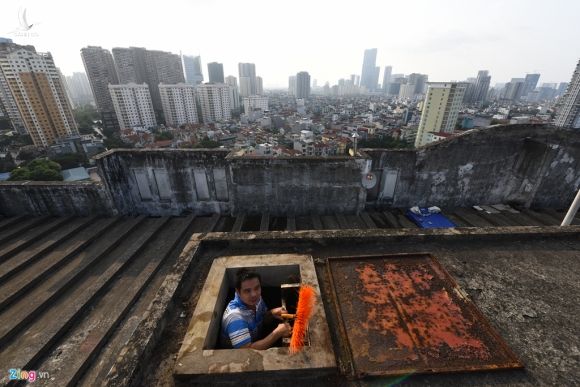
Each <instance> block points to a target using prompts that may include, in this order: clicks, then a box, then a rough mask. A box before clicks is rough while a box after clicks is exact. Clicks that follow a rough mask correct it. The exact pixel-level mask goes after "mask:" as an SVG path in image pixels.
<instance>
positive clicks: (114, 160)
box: [97, 150, 370, 215]
mask: <svg viewBox="0 0 580 387" xmlns="http://www.w3.org/2000/svg"><path fill="white" fill-rule="evenodd" d="M228 153H229V151H227V150H137V151H135V150H117V151H110V152H107V153H104V154H102V155H99V156H98V157H97V165H98V167H99V174H100V175H101V178H102V179H103V182H104V184H105V186H106V187H107V189H108V191H109V192H110V195H111V198H112V200H113V202H114V204H115V207H116V208H117V209H118V210H119V212H120V213H121V214H149V215H179V214H182V213H184V212H188V211H191V212H194V213H197V214H210V213H222V214H238V213H244V214H262V213H270V214H273V215H285V214H308V213H312V212H314V213H320V214H323V213H332V212H341V213H357V212H359V211H362V210H363V209H364V206H365V200H366V190H365V189H363V188H362V186H361V184H360V179H361V178H360V176H361V171H362V170H363V169H364V168H369V167H370V164H369V165H368V167H367V164H366V161H365V160H364V159H362V158H361V159H357V160H355V159H352V158H347V157H335V158H265V157H235V156H228Z"/></svg>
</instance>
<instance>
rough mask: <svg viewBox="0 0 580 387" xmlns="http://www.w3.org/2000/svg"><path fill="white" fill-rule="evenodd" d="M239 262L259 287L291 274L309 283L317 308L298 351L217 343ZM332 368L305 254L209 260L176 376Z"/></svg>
mask: <svg viewBox="0 0 580 387" xmlns="http://www.w3.org/2000/svg"><path fill="white" fill-rule="evenodd" d="M242 267H247V268H251V269H252V270H254V271H256V272H258V273H260V275H261V276H262V287H263V288H264V289H268V288H270V289H272V288H278V289H280V286H281V285H282V284H284V283H287V281H288V278H296V277H300V278H301V280H302V283H306V284H309V285H312V286H313V287H314V289H315V291H316V300H317V305H318V307H317V308H316V311H315V312H314V315H313V316H312V318H311V320H310V323H309V329H308V343H309V345H307V346H305V347H304V348H303V350H302V351H301V352H299V353H298V354H295V355H290V354H289V350H288V348H287V347H273V348H270V349H267V350H264V351H258V350H254V349H218V348H216V347H217V340H218V336H219V331H220V322H221V317H222V314H223V311H224V309H225V306H226V304H227V303H228V301H229V298H228V295H231V293H232V290H233V288H234V275H235V271H236V270H237V269H239V268H242ZM264 298H266V297H264ZM269 307H271V305H269ZM335 369H336V363H335V357H334V352H333V350H332V344H331V341H330V332H329V329H328V325H327V322H326V316H325V313H324V308H323V306H322V299H321V297H320V289H319V286H318V280H317V277H316V273H315V268H314V263H313V261H312V258H311V257H310V256H308V255H293V254H282V255H250V256H233V257H224V258H218V259H216V260H214V262H213V264H212V266H211V269H210V272H209V274H208V276H207V279H206V281H205V285H204V288H203V291H202V294H201V296H200V299H199V301H198V303H197V306H196V308H195V312H194V313H193V316H192V318H191V323H190V325H189V328H188V330H187V332H186V335H185V338H184V340H183V343H182V346H181V349H180V350H179V355H178V358H177V362H176V366H175V371H174V375H175V376H176V377H177V378H179V379H184V378H187V379H189V378H193V379H195V380H196V381H199V382H203V381H209V380H211V381H212V382H215V381H217V380H219V379H220V377H221V378H222V379H223V380H232V379H231V378H232V375H240V374H244V373H255V372H266V373H268V372H269V373H272V372H284V374H287V373H288V372H289V373H294V374H295V375H300V376H304V375H305V374H309V373H311V374H312V373H314V374H315V375H319V374H324V373H328V372H331V373H332V372H335Z"/></svg>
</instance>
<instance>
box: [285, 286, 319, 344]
mask: <svg viewBox="0 0 580 387" xmlns="http://www.w3.org/2000/svg"><path fill="white" fill-rule="evenodd" d="M315 302H316V294H315V292H314V288H312V287H311V286H308V285H302V286H300V293H298V306H297V307H296V320H295V321H294V327H293V328H292V338H291V339H290V353H298V352H300V350H302V347H304V338H305V337H306V329H307V328H308V321H309V320H310V317H312V312H313V311H314V303H315Z"/></svg>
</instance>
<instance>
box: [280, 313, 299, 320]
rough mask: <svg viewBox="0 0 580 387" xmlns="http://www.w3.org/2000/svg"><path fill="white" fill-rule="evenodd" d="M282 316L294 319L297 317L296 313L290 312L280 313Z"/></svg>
mask: <svg viewBox="0 0 580 387" xmlns="http://www.w3.org/2000/svg"><path fill="white" fill-rule="evenodd" d="M280 317H282V318H288V319H293V318H296V315H295V314H290V313H282V314H281V315H280Z"/></svg>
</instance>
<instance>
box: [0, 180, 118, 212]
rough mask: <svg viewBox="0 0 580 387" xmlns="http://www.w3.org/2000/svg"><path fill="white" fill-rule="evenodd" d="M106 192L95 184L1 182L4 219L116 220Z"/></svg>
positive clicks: (0, 207) (1, 208) (1, 207)
mask: <svg viewBox="0 0 580 387" xmlns="http://www.w3.org/2000/svg"><path fill="white" fill-rule="evenodd" d="M116 213H117V211H116V209H115V208H114V206H113V203H112V201H111V200H110V198H109V196H108V194H107V191H106V190H105V188H104V187H103V186H102V185H101V184H98V183H92V182H88V183H87V182H76V183H66V182H33V181H17V182H1V183H0V215H3V216H17V215H33V216H44V215H52V216H89V215H100V216H113V215H116Z"/></svg>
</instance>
